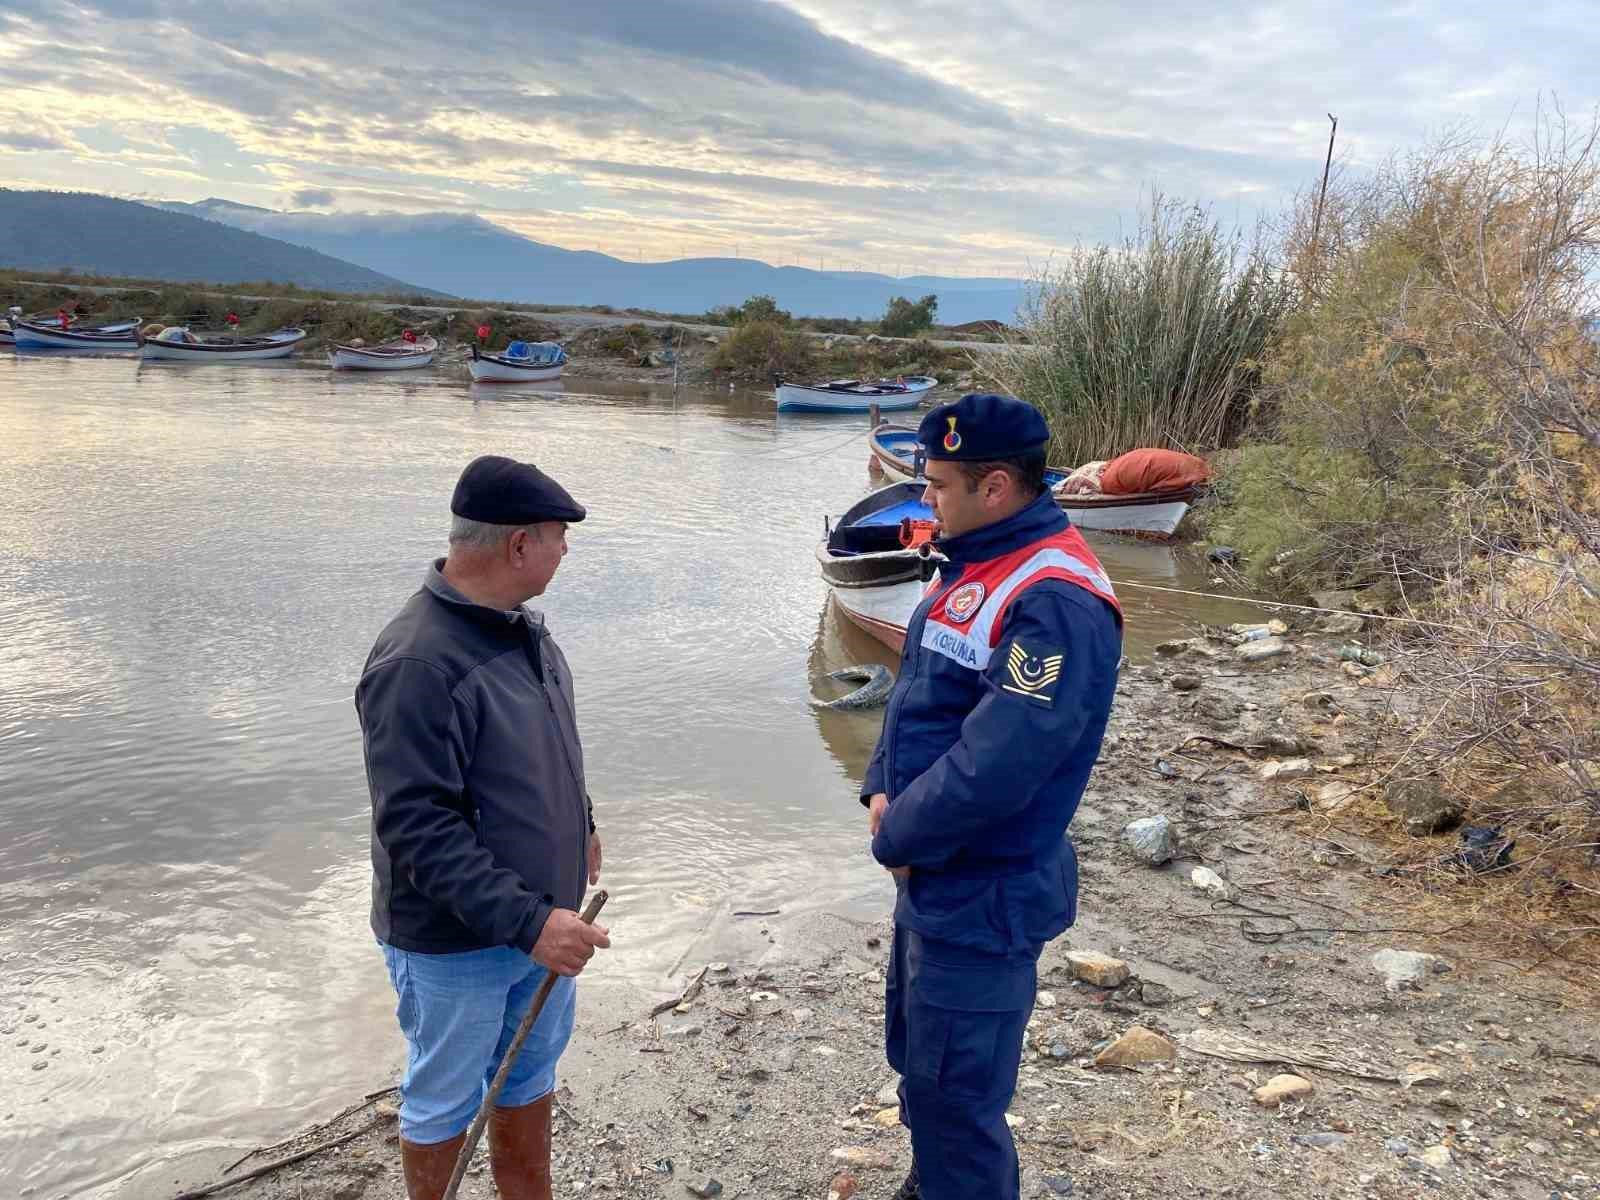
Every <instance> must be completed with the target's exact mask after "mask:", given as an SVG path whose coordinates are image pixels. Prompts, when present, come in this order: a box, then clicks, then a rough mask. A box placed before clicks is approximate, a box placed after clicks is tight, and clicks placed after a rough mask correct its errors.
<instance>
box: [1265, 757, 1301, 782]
mask: <svg viewBox="0 0 1600 1200" xmlns="http://www.w3.org/2000/svg"><path fill="white" fill-rule="evenodd" d="M1311 771H1312V767H1311V760H1310V759H1309V758H1288V759H1284V760H1283V761H1282V762H1279V761H1277V760H1276V759H1274V760H1273V761H1272V762H1268V763H1262V764H1261V769H1260V770H1259V771H1258V772H1257V774H1259V775H1260V776H1261V778H1263V779H1266V780H1269V781H1270V780H1274V779H1278V780H1283V779H1304V778H1305V777H1306V776H1307V775H1309V774H1311Z"/></svg>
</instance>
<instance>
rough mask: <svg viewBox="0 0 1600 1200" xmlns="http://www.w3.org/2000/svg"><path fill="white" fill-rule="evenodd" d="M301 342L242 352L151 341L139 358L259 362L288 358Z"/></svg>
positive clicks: (146, 343) (247, 349)
mask: <svg viewBox="0 0 1600 1200" xmlns="http://www.w3.org/2000/svg"><path fill="white" fill-rule="evenodd" d="M299 344H300V343H299V342H284V343H282V344H281V345H277V346H251V347H248V348H246V349H240V350H233V349H229V350H208V349H206V348H205V347H204V346H194V345H188V344H185V343H183V342H162V341H157V340H155V339H151V340H150V341H147V342H145V343H144V345H142V346H140V347H139V357H140V358H142V359H145V360H146V361H151V360H154V361H160V362H206V363H218V362H259V361H261V360H262V359H266V358H288V357H289V356H290V355H291V354H293V353H294V348H295V347H296V346H298V345H299Z"/></svg>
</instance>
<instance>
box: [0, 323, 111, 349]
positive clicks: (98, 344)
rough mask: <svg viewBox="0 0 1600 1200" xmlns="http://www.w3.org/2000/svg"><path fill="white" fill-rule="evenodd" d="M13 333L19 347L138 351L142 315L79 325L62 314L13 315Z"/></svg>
mask: <svg viewBox="0 0 1600 1200" xmlns="http://www.w3.org/2000/svg"><path fill="white" fill-rule="evenodd" d="M11 336H12V339H13V340H14V341H15V342H16V345H17V349H18V350H137V349H138V348H139V318H137V317H135V318H134V319H133V320H131V321H114V322H112V323H111V324H109V325H79V324H77V323H76V322H73V321H70V320H69V321H68V322H67V323H66V324H62V322H61V319H60V318H59V317H55V318H49V319H45V318H40V317H17V316H13V317H12V318H11Z"/></svg>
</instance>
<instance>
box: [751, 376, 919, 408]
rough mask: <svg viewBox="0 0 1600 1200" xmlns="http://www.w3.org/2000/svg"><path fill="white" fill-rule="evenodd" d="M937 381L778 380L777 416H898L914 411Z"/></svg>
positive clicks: (779, 377) (903, 378) (902, 379)
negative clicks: (876, 413) (874, 410)
mask: <svg viewBox="0 0 1600 1200" xmlns="http://www.w3.org/2000/svg"><path fill="white" fill-rule="evenodd" d="M938 382H939V381H938V380H937V379H934V378H933V377H932V376H929V375H906V376H903V377H902V378H899V379H879V380H876V381H870V380H862V379H835V380H832V381H830V382H828V383H817V384H810V385H807V384H799V383H785V382H784V381H783V377H782V376H781V375H780V376H778V377H777V385H778V411H779V412H869V411H871V409H872V406H873V405H877V406H878V411H879V412H897V411H899V410H901V409H907V408H915V407H916V406H917V405H919V404H921V403H922V398H923V396H924V395H925V394H926V393H927V392H929V391H931V390H932V389H933V388H934V387H935V386H936V385H937V384H938Z"/></svg>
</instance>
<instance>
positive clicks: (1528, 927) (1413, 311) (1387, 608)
mask: <svg viewBox="0 0 1600 1200" xmlns="http://www.w3.org/2000/svg"><path fill="white" fill-rule="evenodd" d="M1597 317H1600V123H1596V122H1590V123H1587V124H1583V125H1573V124H1569V123H1567V122H1566V121H1565V120H1564V118H1563V117H1562V116H1561V115H1560V114H1559V113H1554V114H1551V113H1548V112H1547V113H1543V114H1541V115H1540V116H1539V117H1537V118H1536V119H1535V121H1534V123H1533V128H1532V130H1531V133H1530V135H1529V137H1528V138H1527V140H1525V141H1522V142H1514V141H1512V140H1510V139H1509V138H1507V137H1504V136H1501V137H1498V138H1495V139H1492V140H1487V141H1485V140H1481V139H1478V138H1475V137H1472V136H1468V135H1466V134H1462V133H1456V134H1452V135H1449V136H1446V137H1444V138H1441V139H1440V140H1439V141H1437V142H1436V143H1434V144H1432V145H1430V146H1427V147H1425V148H1423V149H1422V150H1419V151H1417V152H1415V153H1413V154H1409V155H1405V156H1400V157H1397V158H1395V159H1393V160H1391V161H1390V162H1388V163H1386V164H1384V165H1383V166H1382V167H1381V168H1379V169H1378V170H1376V171H1374V172H1372V173H1371V174H1369V175H1365V176H1360V177H1358V176H1356V175H1354V174H1348V173H1342V172H1338V171H1335V172H1334V178H1333V180H1332V183H1331V186H1329V187H1328V188H1327V190H1326V194H1325V195H1323V194H1321V193H1320V191H1319V192H1312V193H1308V194H1306V195H1304V196H1301V197H1300V198H1298V199H1297V200H1296V201H1295V202H1294V203H1293V204H1292V205H1291V206H1290V208H1289V209H1288V210H1287V211H1286V212H1285V213H1283V214H1282V216H1281V218H1280V219H1278V220H1277V221H1275V222H1264V223H1263V224H1262V225H1260V226H1259V227H1258V228H1257V229H1256V230H1254V231H1253V232H1250V233H1238V232H1233V233H1230V232H1227V231H1225V230H1224V229H1223V228H1222V226H1221V225H1220V224H1219V223H1217V222H1216V221H1215V220H1214V219H1213V218H1212V217H1211V216H1210V215H1209V214H1207V213H1206V212H1204V211H1202V210H1198V209H1194V208H1191V207H1188V206H1185V205H1183V204H1181V203H1178V202H1175V201H1172V200H1168V199H1166V198H1163V197H1161V196H1159V195H1157V196H1155V197H1153V198H1152V200H1151V203H1150V204H1149V206H1148V207H1147V209H1146V211H1145V212H1144V214H1143V217H1142V220H1141V222H1140V225H1139V227H1138V228H1137V230H1136V232H1135V233H1134V234H1133V235H1131V236H1130V237H1128V238H1127V239H1126V240H1125V241H1124V242H1123V243H1122V244H1120V245H1117V246H1113V247H1096V248H1086V249H1083V250H1080V251H1078V252H1076V253H1073V254H1069V255H1068V256H1066V257H1065V259H1064V260H1063V261H1061V263H1060V264H1059V265H1058V266H1056V267H1055V268H1053V269H1052V270H1051V271H1050V272H1048V273H1046V274H1044V275H1042V276H1041V277H1040V278H1039V279H1037V280H1036V287H1035V289H1034V291H1033V302H1032V304H1031V306H1030V308H1029V310H1028V311H1027V312H1026V313H1025V314H1024V315H1023V318H1022V320H1021V322H1020V324H1021V328H1022V330H1023V331H1024V333H1025V335H1026V337H1025V340H1024V339H1008V345H1007V347H1006V349H1005V350H1004V351H1003V352H1001V353H999V354H996V355H989V356H985V357H983V358H982V359H980V360H978V363H977V368H978V374H979V377H980V379H981V380H982V381H983V382H984V383H986V384H988V385H992V386H994V387H996V388H997V389H999V390H1004V391H1009V392H1012V393H1014V394H1016V395H1019V396H1022V397H1023V398H1024V399H1027V400H1030V401H1032V402H1033V403H1035V404H1036V405H1038V406H1039V407H1040V408H1041V409H1042V410H1043V411H1044V413H1045V415H1046V417H1047V419H1048V420H1049V422H1050V424H1051V428H1052V432H1053V434H1054V437H1053V440H1052V450H1053V452H1054V453H1056V454H1060V455H1062V456H1063V457H1062V458H1061V459H1060V460H1058V464H1057V465H1064V464H1071V463H1073V462H1081V461H1087V460H1091V459H1103V458H1107V457H1109V456H1111V455H1113V454H1117V453H1121V452H1122V451H1124V450H1127V449H1129V448H1130V446H1134V445H1167V446H1170V447H1172V448H1174V449H1180V450H1184V451H1189V452H1192V453H1196V454H1201V455H1204V456H1206V457H1207V458H1208V459H1209V460H1210V461H1211V463H1212V465H1213V469H1214V471H1215V474H1216V480H1215V487H1214V488H1213V491H1212V494H1211V495H1210V496H1209V497H1208V498H1207V499H1206V500H1204V501H1203V502H1202V503H1200V504H1198V505H1197V506H1196V508H1195V509H1194V510H1193V511H1192V512H1191V514H1190V520H1191V522H1192V524H1191V526H1190V528H1189V529H1188V530H1187V531H1186V532H1187V533H1188V535H1189V536H1191V537H1195V538H1198V539H1200V540H1202V541H1204V542H1207V543H1209V545H1210V552H1211V556H1212V558H1213V561H1215V562H1217V564H1218V566H1217V574H1218V576H1219V581H1223V580H1225V581H1227V582H1230V583H1233V584H1236V585H1244V586H1248V587H1250V588H1252V589H1255V590H1257V591H1258V593H1265V594H1267V595H1271V596H1276V597H1278V598H1280V599H1283V600H1286V601H1298V602H1301V603H1314V604H1318V605H1320V606H1322V607H1325V608H1329V609H1337V610H1348V609H1350V608H1352V607H1357V608H1361V609H1363V610H1365V611H1367V612H1371V613H1375V614H1379V615H1381V616H1383V617H1386V618H1390V619H1388V620H1384V621H1381V622H1378V623H1377V629H1378V631H1379V636H1378V638H1377V640H1376V649H1377V651H1378V653H1379V654H1381V656H1382V657H1383V659H1384V666H1383V668H1382V670H1381V675H1382V678H1383V682H1384V686H1385V688H1386V690H1387V691H1388V692H1389V694H1390V695H1391V696H1392V698H1393V701H1394V704H1395V707H1396V710H1397V711H1404V712H1407V713H1409V714H1411V720H1409V721H1408V723H1407V727H1406V728H1405V729H1404V730H1403V731H1400V730H1397V731H1396V736H1395V738H1394V743H1395V744H1394V745H1393V746H1392V747H1391V748H1390V750H1389V751H1388V754H1389V761H1388V763H1387V765H1386V768H1385V771H1384V775H1383V780H1382V784H1381V786H1382V788H1383V791H1384V793H1385V794H1386V796H1387V797H1388V798H1389V802H1390V803H1391V805H1392V806H1393V807H1394V809H1395V810H1396V811H1397V812H1399V811H1402V810H1406V809H1407V806H1408V805H1422V806H1424V807H1431V810H1432V811H1434V812H1436V813H1437V814H1438V820H1437V822H1432V821H1429V822H1425V824H1426V825H1427V830H1428V832H1430V833H1431V832H1435V831H1436V830H1437V831H1438V832H1441V833H1445V834H1447V835H1448V836H1452V837H1454V836H1455V834H1454V833H1452V832H1451V831H1453V830H1456V829H1458V828H1460V829H1464V830H1466V831H1468V832H1470V831H1472V830H1477V831H1478V832H1477V833H1476V834H1473V835H1472V836H1481V837H1484V838H1488V839H1489V840H1490V841H1491V842H1492V843H1493V844H1494V845H1496V846H1505V845H1509V844H1510V843H1512V842H1515V851H1514V853H1511V854H1508V855H1507V856H1506V859H1505V861H1504V862H1500V863H1498V864H1497V865H1495V866H1494V867H1493V868H1492V869H1490V870H1488V871H1486V872H1482V873H1474V874H1472V875H1471V876H1470V877H1466V878H1463V877H1461V876H1459V875H1454V876H1439V877H1435V878H1433V879H1432V880H1431V882H1430V883H1428V884H1427V885H1426V886H1424V887H1422V888H1421V889H1419V891H1420V893H1421V894H1419V896H1418V900H1419V903H1422V904H1423V905H1424V907H1430V906H1431V907H1432V908H1434V909H1436V910H1438V911H1445V910H1450V911H1454V912H1456V913H1457V914H1458V915H1459V916H1461V917H1463V918H1467V919H1470V920H1473V921H1476V922H1477V923H1478V924H1477V933H1478V936H1483V937H1485V938H1486V940H1487V941H1488V942H1490V943H1492V944H1493V945H1495V946H1497V947H1499V948H1501V949H1502V950H1503V951H1504V952H1505V954H1506V956H1507V957H1515V958H1517V959H1518V960H1519V961H1523V960H1527V961H1539V962H1547V963H1550V962H1559V963H1563V964H1567V965H1570V966H1572V967H1575V968H1576V969H1578V970H1580V971H1582V972H1583V973H1584V974H1585V975H1586V976H1587V977H1589V978H1590V979H1592V980H1597V981H1600V339H1597V336H1596V331H1597V330H1600V323H1597ZM1350 666H1351V669H1352V671H1353V672H1354V673H1360V672H1363V671H1365V670H1366V669H1367V668H1365V667H1363V666H1362V665H1361V664H1360V663H1359V662H1357V663H1352V664H1350ZM1462 836H1466V834H1463V835H1462ZM1436 842H1437V839H1436V838H1432V837H1423V838H1418V839H1415V843H1414V845H1413V847H1412V855H1411V858H1412V862H1413V863H1414V864H1416V865H1420V864H1423V863H1425V862H1427V861H1428V860H1429V859H1430V858H1436V857H1437V855H1438V846H1437V844H1436Z"/></svg>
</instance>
